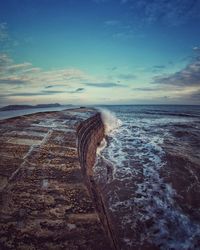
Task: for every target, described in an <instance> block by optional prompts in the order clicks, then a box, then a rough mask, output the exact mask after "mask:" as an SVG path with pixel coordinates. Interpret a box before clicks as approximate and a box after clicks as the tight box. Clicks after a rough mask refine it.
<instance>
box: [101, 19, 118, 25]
mask: <svg viewBox="0 0 200 250" xmlns="http://www.w3.org/2000/svg"><path fill="white" fill-rule="evenodd" d="M104 24H105V25H106V26H117V25H119V24H120V21H119V20H107V21H105V22H104Z"/></svg>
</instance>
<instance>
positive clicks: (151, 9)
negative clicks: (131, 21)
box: [121, 0, 200, 26]
mask: <svg viewBox="0 0 200 250" xmlns="http://www.w3.org/2000/svg"><path fill="white" fill-rule="evenodd" d="M121 3H123V4H127V5H128V6H129V8H131V9H132V11H133V17H134V18H138V20H140V21H142V22H143V23H148V24H152V23H155V22H163V23H165V24H168V25H172V26H174V25H175V26H177V25H181V24H184V23H185V22H187V21H188V20H189V19H190V18H192V19H199V18H200V15H199V13H200V1H196V0H190V1H188V0H181V1H180V0H168V1H165V0H154V1H149V0H137V1H135V0H121Z"/></svg>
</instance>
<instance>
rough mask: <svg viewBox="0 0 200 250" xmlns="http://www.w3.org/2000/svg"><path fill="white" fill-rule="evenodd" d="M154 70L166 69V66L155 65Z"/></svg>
mask: <svg viewBox="0 0 200 250" xmlns="http://www.w3.org/2000/svg"><path fill="white" fill-rule="evenodd" d="M153 68H154V69H165V68H166V66H165V65H154V66H153Z"/></svg>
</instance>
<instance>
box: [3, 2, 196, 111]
mask: <svg viewBox="0 0 200 250" xmlns="http://www.w3.org/2000/svg"><path fill="white" fill-rule="evenodd" d="M55 102H58V103H61V104H78V105H79V104H80V105H99V104H200V0H1V1H0V106H5V105H10V104H38V103H55Z"/></svg>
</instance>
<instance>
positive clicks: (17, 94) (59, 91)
mask: <svg viewBox="0 0 200 250" xmlns="http://www.w3.org/2000/svg"><path fill="white" fill-rule="evenodd" d="M84 90H85V89H84V88H77V89H74V90H66V91H62V90H41V91H38V92H19V93H11V94H6V95H4V97H5V96H45V95H55V94H64V93H70V94H76V93H82V92H83V91H84Z"/></svg>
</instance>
